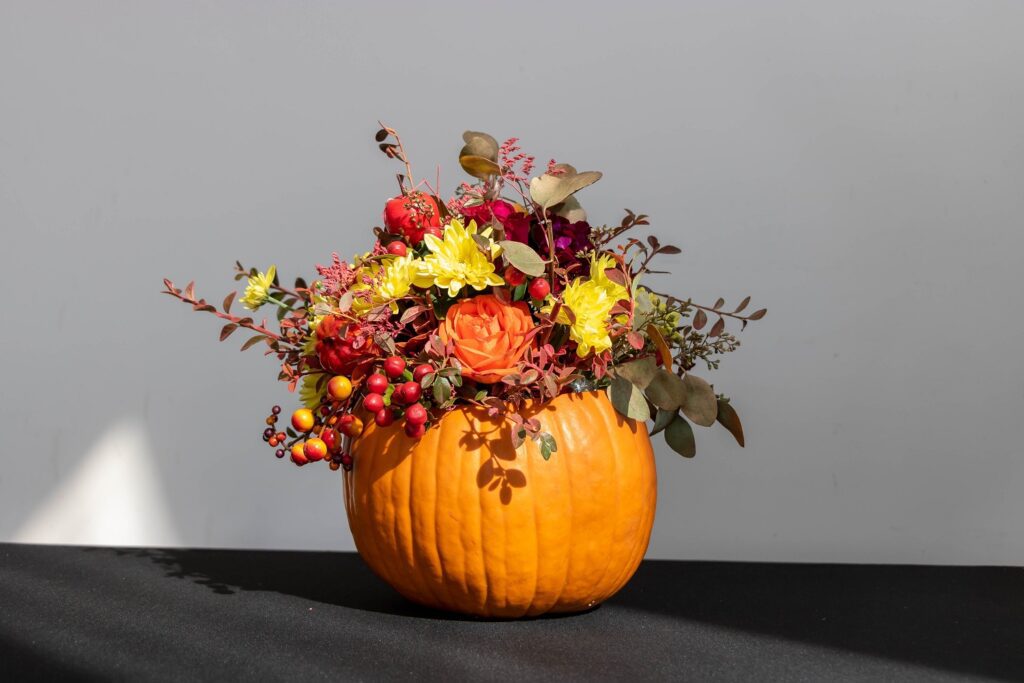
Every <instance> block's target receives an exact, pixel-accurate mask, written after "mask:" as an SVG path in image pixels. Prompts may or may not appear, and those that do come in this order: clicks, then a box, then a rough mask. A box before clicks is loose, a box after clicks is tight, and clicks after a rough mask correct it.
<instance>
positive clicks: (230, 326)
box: [220, 323, 238, 341]
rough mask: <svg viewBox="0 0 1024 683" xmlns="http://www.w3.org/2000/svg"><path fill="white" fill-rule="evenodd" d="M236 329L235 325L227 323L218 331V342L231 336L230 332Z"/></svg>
mask: <svg viewBox="0 0 1024 683" xmlns="http://www.w3.org/2000/svg"><path fill="white" fill-rule="evenodd" d="M237 329H238V325H237V324H236V323H228V324H227V325H225V326H224V327H222V328H221V330H220V340H221V341H224V340H225V339H227V338H228V337H230V336H231V333H232V332H234V331H235V330H237Z"/></svg>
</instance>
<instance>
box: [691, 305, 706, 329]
mask: <svg viewBox="0 0 1024 683" xmlns="http://www.w3.org/2000/svg"><path fill="white" fill-rule="evenodd" d="M707 324H708V315H707V313H705V312H704V311H703V310H701V309H697V312H696V313H695V314H694V315H693V329H695V330H700V329H701V328H702V327H704V326H705V325H707Z"/></svg>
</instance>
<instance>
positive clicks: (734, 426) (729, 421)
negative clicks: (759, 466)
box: [716, 398, 745, 448]
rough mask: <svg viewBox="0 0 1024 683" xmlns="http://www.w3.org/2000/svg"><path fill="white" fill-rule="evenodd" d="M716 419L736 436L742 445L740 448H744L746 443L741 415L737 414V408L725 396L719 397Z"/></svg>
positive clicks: (737, 441)
mask: <svg viewBox="0 0 1024 683" xmlns="http://www.w3.org/2000/svg"><path fill="white" fill-rule="evenodd" d="M716 419H717V420H718V421H719V422H721V423H722V426H723V427H725V428H726V429H728V430H729V433H730V434H732V435H733V436H734V437H735V438H736V443H738V444H739V445H740V448H743V447H744V446H745V444H744V440H743V425H742V424H741V423H740V416H739V415H737V414H736V409H735V408H733V407H732V405H731V404H730V403H729V402H728V401H727V400H725V399H724V398H720V399H718V417H717V418H716Z"/></svg>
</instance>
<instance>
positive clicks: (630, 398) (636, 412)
mask: <svg viewBox="0 0 1024 683" xmlns="http://www.w3.org/2000/svg"><path fill="white" fill-rule="evenodd" d="M608 398H609V399H611V402H612V405H613V406H615V410H617V411H618V412H619V414H620V415H623V416H625V417H628V418H631V419H634V420H640V421H646V420H649V419H651V411H650V409H649V408H648V407H647V401H646V400H645V399H644V395H643V392H642V391H640V389H638V388H637V387H636V385H635V384H633V383H632V382H630V381H629V380H627V379H623V378H622V377H615V378H613V379H612V383H611V385H609V387H608Z"/></svg>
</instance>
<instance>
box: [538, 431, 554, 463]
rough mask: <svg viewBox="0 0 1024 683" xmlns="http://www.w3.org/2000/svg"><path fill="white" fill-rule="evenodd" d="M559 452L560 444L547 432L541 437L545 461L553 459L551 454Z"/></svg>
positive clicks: (541, 450)
mask: <svg viewBox="0 0 1024 683" xmlns="http://www.w3.org/2000/svg"><path fill="white" fill-rule="evenodd" d="M557 451H558V443H557V442H556V441H555V437H553V436H551V435H550V434H548V433H547V432H543V433H541V435H540V454H541V456H543V458H544V459H545V460H549V459H550V458H551V454H552V453H555V452H557Z"/></svg>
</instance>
